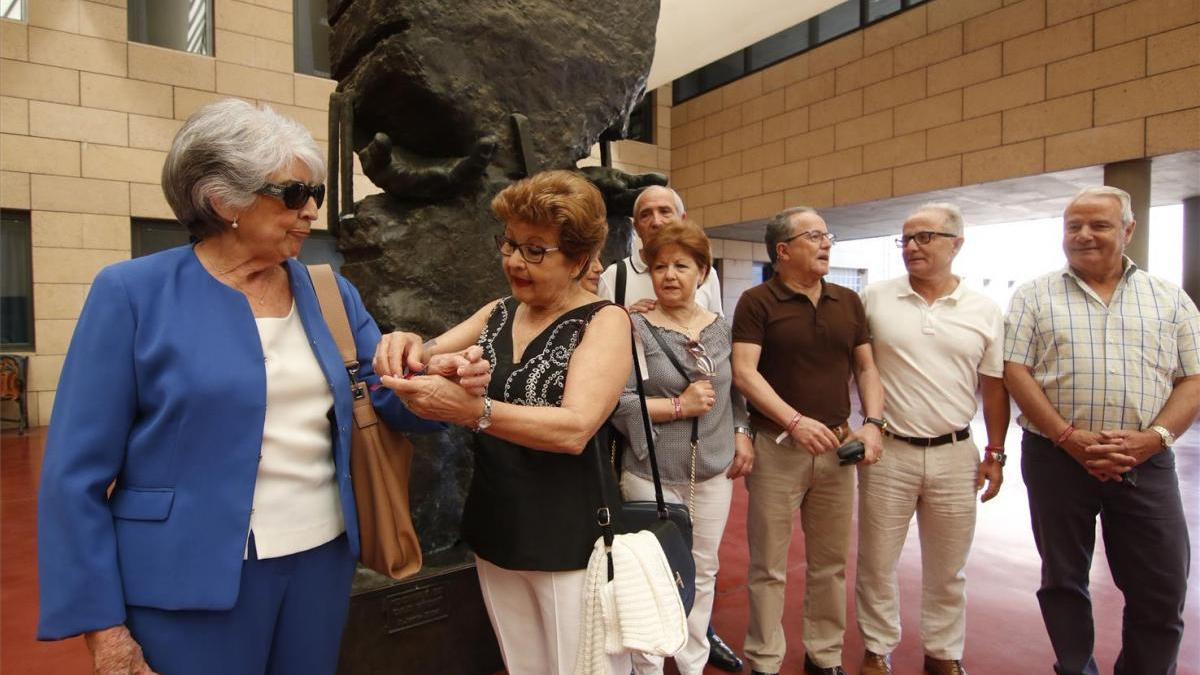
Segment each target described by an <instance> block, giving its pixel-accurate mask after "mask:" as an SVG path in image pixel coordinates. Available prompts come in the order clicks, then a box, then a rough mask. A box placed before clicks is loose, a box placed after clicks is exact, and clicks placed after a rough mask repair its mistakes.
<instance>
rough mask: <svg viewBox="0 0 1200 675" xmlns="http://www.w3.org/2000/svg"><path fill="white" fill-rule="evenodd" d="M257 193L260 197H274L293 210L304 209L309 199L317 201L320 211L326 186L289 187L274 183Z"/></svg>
mask: <svg viewBox="0 0 1200 675" xmlns="http://www.w3.org/2000/svg"><path fill="white" fill-rule="evenodd" d="M255 192H257V193H258V194H260V195H267V196H268V197H274V198H275V199H278V200H279V201H281V202H283V205H284V206H286V207H288V208H289V209H293V210H298V209H302V208H304V205H305V204H307V203H308V198H309V197H312V198H313V199H315V200H316V202H317V208H318V209H319V208H321V204H322V203H324V202H325V185H324V184H321V185H308V184H307V183H288V184H287V185H276V184H274V183H267V184H266V185H264V186H262V187H261V188H259V189H258V190H256V191H255Z"/></svg>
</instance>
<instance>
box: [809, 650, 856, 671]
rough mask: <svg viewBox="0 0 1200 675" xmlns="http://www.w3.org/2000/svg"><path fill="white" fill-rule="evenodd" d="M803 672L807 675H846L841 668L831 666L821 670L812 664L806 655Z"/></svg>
mask: <svg viewBox="0 0 1200 675" xmlns="http://www.w3.org/2000/svg"><path fill="white" fill-rule="evenodd" d="M804 672H805V673H807V675H846V671H845V670H842V667H841V666H833V667H831V668H822V667H820V666H818V665H817V664H815V663H813V662H812V659H810V658H808V654H805V655H804Z"/></svg>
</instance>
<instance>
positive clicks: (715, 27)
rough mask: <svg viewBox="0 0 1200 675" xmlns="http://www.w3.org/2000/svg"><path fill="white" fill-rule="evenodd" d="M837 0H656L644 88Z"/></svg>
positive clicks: (786, 25) (719, 55)
mask: <svg viewBox="0 0 1200 675" xmlns="http://www.w3.org/2000/svg"><path fill="white" fill-rule="evenodd" d="M841 2H842V0H740V1H738V0H662V9H661V10H660V11H659V15H658V31H657V38H658V44H657V45H656V47H655V49H654V62H653V64H652V65H651V66H650V76H649V78H648V81H647V84H646V88H647V89H655V88H657V87H661V86H662V85H664V84H667V83H668V82H670V81H672V80H674V79H676V78H678V77H680V76H682V75H687V74H688V73H690V72H692V71H693V70H696V69H697V68H699V67H701V66H706V65H708V64H710V63H712V62H713V61H716V60H717V59H720V58H722V57H725V56H728V55H730V54H732V53H734V52H736V51H738V50H739V49H743V48H745V47H748V46H749V45H752V44H754V43H755V42H758V41H759V40H762V39H763V38H767V37H770V36H772V35H774V34H776V33H778V32H779V31H781V30H784V29H787V28H791V27H792V26H794V25H796V24H798V23H800V22H801V21H804V20H806V19H809V18H811V17H814V16H816V15H818V14H820V13H821V12H824V11H825V10H827V9H829V8H830V7H833V6H834V5H837V4H840V3H841Z"/></svg>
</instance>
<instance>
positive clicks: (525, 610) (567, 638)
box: [475, 558, 630, 675]
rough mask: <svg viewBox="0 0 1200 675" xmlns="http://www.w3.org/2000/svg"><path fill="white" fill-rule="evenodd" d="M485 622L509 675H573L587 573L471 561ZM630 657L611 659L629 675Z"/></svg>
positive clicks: (617, 673) (618, 672)
mask: <svg viewBox="0 0 1200 675" xmlns="http://www.w3.org/2000/svg"><path fill="white" fill-rule="evenodd" d="M475 570H476V572H477V573H478V574H479V588H480V590H481V591H483V602H484V605H486V606H487V612H488V619H490V620H491V622H492V630H493V631H495V633H496V641H497V642H498V643H500V655H501V656H503V657H504V667H505V669H506V670H507V671H508V672H509V674H510V675H573V673H574V672H575V660H576V658H577V657H578V653H579V640H580V637H581V632H582V621H583V584H584V577H585V576H586V574H587V571H586V570H575V571H570V572H525V571H521V570H508V569H504V568H503V567H498V566H496V565H493V564H492V563H490V562H488V561H486V560H484V559H483V558H476V559H475ZM629 668H630V664H629V654H628V653H623V654H616V655H610V656H609V672H610V673H611V674H612V675H628V673H629Z"/></svg>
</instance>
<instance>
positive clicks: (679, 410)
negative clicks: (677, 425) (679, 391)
mask: <svg viewBox="0 0 1200 675" xmlns="http://www.w3.org/2000/svg"><path fill="white" fill-rule="evenodd" d="M671 404H672V405H674V406H675V417H673V418H672V419H676V420H681V419H683V404H682V403H680V401H679V397H678V396H676V397H673V398H672V399H671Z"/></svg>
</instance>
